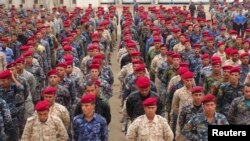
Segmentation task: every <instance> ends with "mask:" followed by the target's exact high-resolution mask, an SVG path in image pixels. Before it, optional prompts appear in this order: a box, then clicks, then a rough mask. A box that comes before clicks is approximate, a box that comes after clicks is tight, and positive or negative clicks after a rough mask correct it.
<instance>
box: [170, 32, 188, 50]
mask: <svg viewBox="0 0 250 141" xmlns="http://www.w3.org/2000/svg"><path fill="white" fill-rule="evenodd" d="M179 40H180V42H179V43H178V44H176V45H175V46H174V47H173V51H174V52H176V53H180V52H181V51H182V50H184V49H185V41H186V35H185V34H181V35H180V36H179Z"/></svg>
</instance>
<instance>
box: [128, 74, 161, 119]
mask: <svg viewBox="0 0 250 141" xmlns="http://www.w3.org/2000/svg"><path fill="white" fill-rule="evenodd" d="M135 84H136V87H137V89H138V91H136V92H134V93H132V94H130V96H129V97H128V99H127V102H126V110H127V114H128V116H129V117H130V120H131V121H134V119H135V118H137V117H138V116H140V115H143V114H144V111H143V107H142V102H143V101H144V100H145V99H146V98H148V97H155V98H157V99H158V101H157V107H158V108H157V112H156V113H157V114H158V115H162V114H163V103H162V101H161V99H160V98H159V96H158V94H157V93H155V92H153V91H150V80H149V78H147V77H139V78H137V80H136V82H135Z"/></svg>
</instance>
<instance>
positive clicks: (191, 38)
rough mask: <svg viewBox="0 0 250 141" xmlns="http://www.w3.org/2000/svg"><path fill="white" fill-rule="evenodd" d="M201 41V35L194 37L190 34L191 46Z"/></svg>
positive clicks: (193, 34)
mask: <svg viewBox="0 0 250 141" xmlns="http://www.w3.org/2000/svg"><path fill="white" fill-rule="evenodd" d="M200 41H201V35H200V34H199V35H196V34H195V33H192V34H191V36H190V42H191V45H193V44H196V43H199V42H200Z"/></svg>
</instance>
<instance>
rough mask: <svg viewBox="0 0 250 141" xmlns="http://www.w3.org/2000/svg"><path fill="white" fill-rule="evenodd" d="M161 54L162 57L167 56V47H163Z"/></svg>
mask: <svg viewBox="0 0 250 141" xmlns="http://www.w3.org/2000/svg"><path fill="white" fill-rule="evenodd" d="M160 52H161V54H162V55H165V54H166V52H167V48H165V47H161V50H160Z"/></svg>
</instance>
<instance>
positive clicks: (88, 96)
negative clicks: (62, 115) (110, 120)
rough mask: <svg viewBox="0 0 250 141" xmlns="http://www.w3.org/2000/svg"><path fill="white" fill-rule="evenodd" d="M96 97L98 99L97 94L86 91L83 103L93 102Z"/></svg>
mask: <svg viewBox="0 0 250 141" xmlns="http://www.w3.org/2000/svg"><path fill="white" fill-rule="evenodd" d="M95 99H96V96H95V94H93V93H86V94H85V95H84V96H82V98H81V103H91V102H94V101H95Z"/></svg>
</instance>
